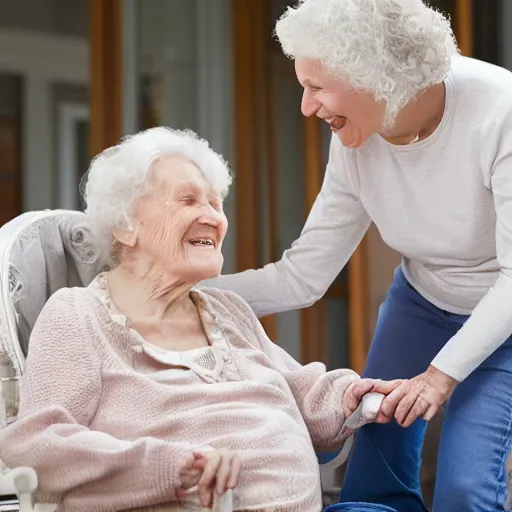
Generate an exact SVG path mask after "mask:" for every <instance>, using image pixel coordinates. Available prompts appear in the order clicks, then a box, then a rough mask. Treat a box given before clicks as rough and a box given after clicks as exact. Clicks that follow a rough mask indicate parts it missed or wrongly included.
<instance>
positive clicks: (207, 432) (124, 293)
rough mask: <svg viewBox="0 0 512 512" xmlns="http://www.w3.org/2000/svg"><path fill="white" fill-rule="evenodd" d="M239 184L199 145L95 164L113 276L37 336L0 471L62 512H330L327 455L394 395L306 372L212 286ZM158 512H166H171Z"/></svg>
mask: <svg viewBox="0 0 512 512" xmlns="http://www.w3.org/2000/svg"><path fill="white" fill-rule="evenodd" d="M230 181H231V178H230V173H229V170H228V168H227V166H226V164H225V162H224V161H223V159H222V158H221V157H220V156H219V155H217V154H216V153H215V152H214V151H213V150H211V149H210V148H209V146H208V144H207V143H206V142H205V141H203V140H201V139H199V138H198V137H197V136H195V134H193V133H191V132H177V131H172V130H169V129H164V128H155V129H151V130H148V131H145V132H142V133H139V134H137V135H134V136H132V137H128V138H126V139H125V140H124V141H123V142H122V143H120V144H119V145H118V146H116V147H114V148H111V149H109V150H106V151H105V152H103V153H102V154H100V155H99V156H98V157H96V158H95V159H94V160H93V162H92V164H91V167H90V169H89V173H88V177H87V182H86V187H85V199H86V203H87V210H86V212H87V214H88V215H89V216H90V221H91V225H92V226H93V227H94V228H95V229H97V231H98V233H100V234H101V236H102V237H104V243H105V247H106V248H107V247H108V248H109V250H110V249H111V254H112V263H113V264H112V269H111V270H110V271H106V272H105V273H103V274H101V275H99V276H98V277H97V278H96V279H95V280H94V281H93V283H92V284H91V285H90V286H89V287H87V288H65V289H61V290H59V291H58V292H57V293H55V294H54V295H53V296H52V297H51V298H50V300H49V301H48V303H47V304H46V306H45V307H44V309H43V311H42V312H41V314H40V317H39V319H38V321H37V323H36V326H35V328H34V330H33V333H32V337H31V341H30V352H29V355H28V359H27V367H26V373H25V375H24V379H23V382H22V388H21V403H20V412H19V418H18V420H17V421H16V422H15V423H14V424H12V425H11V426H10V427H7V428H5V429H4V430H3V431H2V432H1V434H0V458H1V459H2V460H3V461H4V462H5V463H6V464H7V465H9V466H11V467H14V466H20V465H24V466H31V467H33V468H34V469H35V470H36V471H37V473H38V476H39V482H40V489H39V490H40V495H39V499H41V500H43V501H46V502H48V501H51V502H58V503H60V506H59V510H63V511H84V512H85V511H87V512H94V511H105V512H107V511H108V512H112V511H121V510H135V509H141V510H146V509H150V508H151V507H154V506H160V507H162V508H161V509H162V510H201V509H202V507H209V506H210V505H211V504H212V502H213V500H214V498H215V496H216V495H222V494H223V493H224V492H225V491H226V490H227V489H234V498H233V501H234V509H235V510H252V511H256V510H266V511H269V510H275V511H289V512H292V511H293V512H299V511H304V512H314V511H318V510H320V509H321V492H320V479H319V469H318V462H317V458H316V455H315V448H316V449H322V450H331V449H336V448H337V447H339V446H340V444H341V443H342V442H343V440H344V439H346V437H347V436H348V435H349V434H350V433H351V431H350V429H348V428H346V426H345V420H346V418H347V417H348V415H350V414H351V413H352V412H353V411H354V410H355V409H356V407H357V406H358V404H359V402H360V400H361V398H362V397H363V395H364V394H365V393H367V392H369V391H370V390H372V389H374V390H377V391H380V392H383V393H389V392H391V391H392V390H393V389H394V388H395V387H396V385H397V384H398V383H397V382H380V381H374V380H369V379H360V378H359V377H358V375H357V374H355V373H354V372H352V371H350V370H336V371H331V372H326V369H325V367H324V365H322V364H320V363H313V364H309V365H307V366H301V365H300V364H298V363H297V362H296V361H295V360H293V359H292V358H291V357H290V356H289V355H288V354H286V353H285V352H284V351H283V350H281V349H280V348H279V347H278V346H276V345H274V344H273V343H272V342H271V341H270V340H269V339H268V338H267V336H266V334H265V332H264V330H263V329H262V327H261V325H260V324H259V322H258V320H257V318H256V317H255V315H254V314H253V312H252V311H251V309H250V308H249V307H248V305H247V304H246V303H245V302H244V301H243V300H242V299H241V298H240V297H238V296H237V295H235V294H233V293H231V292H226V291H219V290H216V289H213V288H208V287H201V286H197V285H198V283H199V282H200V281H202V280H204V279H207V278H211V277H215V276H217V275H218V274H219V273H220V271H221V267H222V262H223V258H222V254H221V248H222V242H223V240H224V236H225V234H226V230H227V220H226V216H225V215H224V212H223V209H222V201H223V197H224V196H225V195H226V193H227V190H228V187H229V184H230ZM159 510H160V509H159Z"/></svg>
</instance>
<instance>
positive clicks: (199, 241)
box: [190, 238, 213, 245]
mask: <svg viewBox="0 0 512 512" xmlns="http://www.w3.org/2000/svg"><path fill="white" fill-rule="evenodd" d="M190 243H192V244H196V245H213V241H212V240H209V239H205V238H198V239H196V240H190Z"/></svg>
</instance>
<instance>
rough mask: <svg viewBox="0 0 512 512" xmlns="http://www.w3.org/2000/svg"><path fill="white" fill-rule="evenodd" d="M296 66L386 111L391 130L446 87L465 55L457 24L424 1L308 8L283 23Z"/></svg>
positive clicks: (336, 2) (309, 0)
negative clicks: (421, 97)
mask: <svg viewBox="0 0 512 512" xmlns="http://www.w3.org/2000/svg"><path fill="white" fill-rule="evenodd" d="M275 33H276V35H277V38H278V39H279V42H280V43H281V46H282V48H283V51H284V53H285V54H286V55H287V56H288V57H289V58H291V59H296V58H306V59H312V60H317V61H319V62H320V63H321V64H322V66H323V68H324V69H325V71H326V72H327V73H329V74H330V75H331V76H334V77H336V78H340V79H343V80H344V81H346V82H348V85H350V86H351V87H352V88H353V89H355V90H361V91H366V92H371V93H373V94H374V96H375V99H376V100H377V101H384V102H385V103H386V115H385V120H384V123H385V126H387V127H391V126H392V125H393V123H394V121H395V119H396V115H397V114H398V112H399V111H400V110H401V109H402V108H403V107H404V106H405V105H406V104H407V103H408V102H409V101H410V100H412V99H413V98H415V97H416V96H417V95H418V94H419V93H420V92H421V91H423V90H424V89H426V88H428V87H429V86H432V85H434V84H438V83H441V82H442V81H443V80H444V79H445V78H446V76H447V74H448V71H449V69H450V65H451V57H452V56H453V55H455V54H456V53H458V49H457V44H456V42H455V38H454V36H453V32H452V29H451V26H450V22H449V20H448V19H447V18H445V17H444V16H443V14H441V13H440V12H438V11H437V10H435V9H433V8H431V7H429V6H427V5H425V4H424V3H423V2H422V1H421V0H301V1H300V3H299V5H298V6H297V7H294V8H292V7H289V8H288V10H287V11H286V12H285V13H284V14H283V15H282V16H281V17H280V18H279V20H278V21H277V23H276V27H275Z"/></svg>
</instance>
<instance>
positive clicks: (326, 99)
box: [295, 59, 385, 148]
mask: <svg viewBox="0 0 512 512" xmlns="http://www.w3.org/2000/svg"><path fill="white" fill-rule="evenodd" d="M295 73H296V74H297V79H298V80H299V82H300V84H301V85H302V87H303V88H304V92H303V95H302V104H301V110H302V113H303V114H304V115H305V116H306V117H310V116H313V115H316V116H317V117H319V118H320V119H323V120H324V121H326V122H328V123H329V125H330V126H331V130H332V131H333V133H335V134H336V135H337V136H338V138H339V139H340V141H341V143H342V144H343V145H344V146H347V147H350V148H358V147H361V146H362V145H363V144H364V143H365V142H366V141H367V140H368V137H370V135H372V134H373V133H378V132H379V131H380V130H381V128H382V124H383V119H384V111H385V105H384V104H383V103H381V102H376V101H375V98H374V96H373V94H371V93H366V92H360V91H354V90H353V89H351V88H350V87H349V85H348V84H346V83H344V82H343V81H341V80H339V79H336V78H333V77H332V76H331V75H329V74H328V73H326V72H325V70H324V69H323V67H322V65H321V63H320V62H319V61H315V60H310V59H296V60H295Z"/></svg>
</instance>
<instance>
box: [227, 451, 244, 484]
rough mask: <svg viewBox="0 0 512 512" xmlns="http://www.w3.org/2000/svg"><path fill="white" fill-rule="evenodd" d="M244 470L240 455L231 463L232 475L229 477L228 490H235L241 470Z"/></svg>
mask: <svg viewBox="0 0 512 512" xmlns="http://www.w3.org/2000/svg"><path fill="white" fill-rule="evenodd" d="M241 468H242V461H241V460H240V457H239V456H238V455H235V456H234V458H233V462H232V463H231V474H230V475H229V479H228V484H227V488H228V489H234V488H235V487H236V486H237V485H238V478H239V477H240V469H241Z"/></svg>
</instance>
